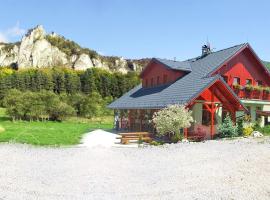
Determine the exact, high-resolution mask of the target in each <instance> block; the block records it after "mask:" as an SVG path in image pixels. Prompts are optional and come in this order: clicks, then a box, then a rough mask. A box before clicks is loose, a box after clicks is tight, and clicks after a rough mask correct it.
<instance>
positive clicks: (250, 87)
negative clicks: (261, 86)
mask: <svg viewBox="0 0 270 200" xmlns="http://www.w3.org/2000/svg"><path fill="white" fill-rule="evenodd" d="M245 90H246V91H247V92H251V91H252V90H254V87H253V85H251V84H248V85H246V86H245Z"/></svg>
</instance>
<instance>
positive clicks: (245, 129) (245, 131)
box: [243, 125, 253, 136]
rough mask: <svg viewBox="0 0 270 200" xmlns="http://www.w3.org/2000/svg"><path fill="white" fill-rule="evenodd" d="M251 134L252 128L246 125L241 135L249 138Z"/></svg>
mask: <svg viewBox="0 0 270 200" xmlns="http://www.w3.org/2000/svg"><path fill="white" fill-rule="evenodd" d="M252 132H253V128H252V126H250V125H247V126H244V127H243V135H244V136H250V135H251V133H252Z"/></svg>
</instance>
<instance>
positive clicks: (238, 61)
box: [216, 48, 270, 86]
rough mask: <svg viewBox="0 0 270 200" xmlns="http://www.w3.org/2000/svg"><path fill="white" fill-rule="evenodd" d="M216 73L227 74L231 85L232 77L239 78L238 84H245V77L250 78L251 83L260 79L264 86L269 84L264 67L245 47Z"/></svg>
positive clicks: (253, 83)
mask: <svg viewBox="0 0 270 200" xmlns="http://www.w3.org/2000/svg"><path fill="white" fill-rule="evenodd" d="M216 73H219V74H221V75H225V76H227V77H228V84H229V85H232V83H233V78H234V77H239V78H240V85H242V86H245V85H246V79H251V80H252V85H256V84H255V83H256V81H257V80H260V81H262V83H263V85H265V86H266V85H267V86H269V85H270V82H269V81H270V80H269V78H268V76H267V75H266V74H265V71H264V69H263V68H262V67H261V65H260V64H259V62H258V61H257V59H256V57H255V56H254V55H253V54H252V52H251V51H250V50H249V49H247V48H246V49H245V50H243V51H242V52H241V53H239V54H238V55H236V56H235V57H234V58H232V59H231V60H230V61H229V62H228V63H227V64H226V65H225V66H223V67H222V68H221V69H220V70H219V71H218V72H216Z"/></svg>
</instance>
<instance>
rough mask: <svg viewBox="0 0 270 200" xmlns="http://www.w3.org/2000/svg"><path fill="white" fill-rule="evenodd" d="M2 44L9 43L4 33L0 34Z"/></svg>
mask: <svg viewBox="0 0 270 200" xmlns="http://www.w3.org/2000/svg"><path fill="white" fill-rule="evenodd" d="M0 42H8V39H7V38H6V36H5V34H3V33H2V32H0Z"/></svg>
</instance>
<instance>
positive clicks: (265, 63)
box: [263, 61, 270, 71]
mask: <svg viewBox="0 0 270 200" xmlns="http://www.w3.org/2000/svg"><path fill="white" fill-rule="evenodd" d="M263 63H264V65H265V66H266V67H267V69H268V70H269V71H270V62H267V61H263Z"/></svg>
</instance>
